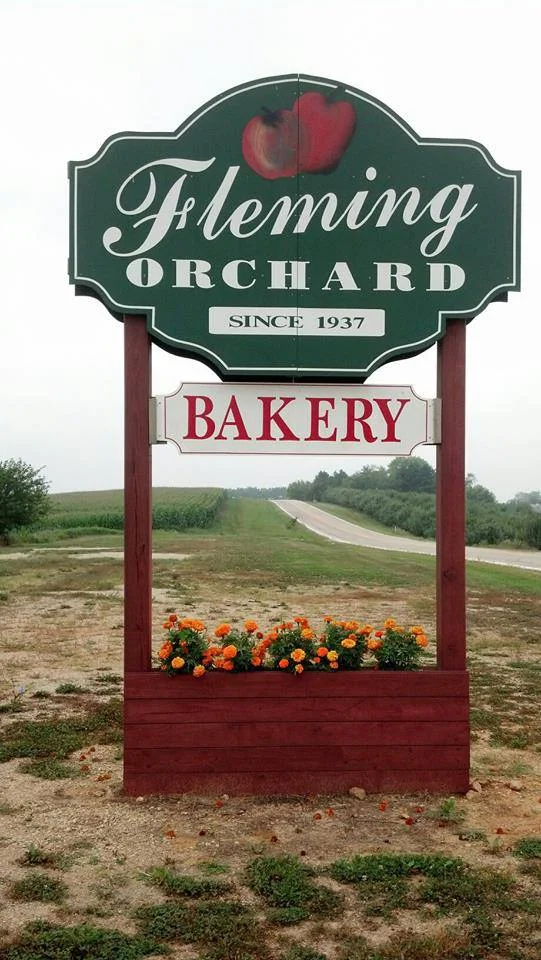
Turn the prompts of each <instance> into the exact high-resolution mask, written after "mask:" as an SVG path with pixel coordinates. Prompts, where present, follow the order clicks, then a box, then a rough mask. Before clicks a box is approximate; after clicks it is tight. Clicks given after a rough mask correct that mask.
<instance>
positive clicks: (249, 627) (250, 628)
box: [244, 620, 257, 633]
mask: <svg viewBox="0 0 541 960" xmlns="http://www.w3.org/2000/svg"><path fill="white" fill-rule="evenodd" d="M244 629H245V630H246V631H247V633H255V631H256V630H257V623H256V622H255V620H245V621H244Z"/></svg>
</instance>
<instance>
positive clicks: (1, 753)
mask: <svg viewBox="0 0 541 960" xmlns="http://www.w3.org/2000/svg"><path fill="white" fill-rule="evenodd" d="M121 740H122V703H121V701H120V700H110V701H108V702H107V703H100V704H99V705H98V706H90V707H88V708H87V709H86V710H85V711H84V712H82V713H81V714H80V715H79V716H76V717H69V718H59V719H50V720H19V721H16V722H14V723H12V724H10V726H8V727H4V728H3V730H2V731H0V763H5V762H6V761H7V760H13V759H14V758H16V757H25V758H28V759H30V760H31V761H32V762H31V763H30V764H29V765H27V766H26V768H25V772H27V773H32V774H33V775H34V776H41V777H42V778H45V779H62V778H63V777H66V776H73V768H71V767H68V765H62V764H61V763H60V765H59V762H60V761H62V760H65V759H67V757H69V755H70V754H71V753H73V752H74V751H76V750H81V749H82V748H83V747H84V746H87V745H88V743H89V741H92V742H95V743H118V742H119V741H121Z"/></svg>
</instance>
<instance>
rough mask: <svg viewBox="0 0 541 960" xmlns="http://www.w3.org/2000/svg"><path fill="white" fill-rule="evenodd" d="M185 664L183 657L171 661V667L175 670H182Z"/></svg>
mask: <svg viewBox="0 0 541 960" xmlns="http://www.w3.org/2000/svg"><path fill="white" fill-rule="evenodd" d="M185 663H186V661H185V660H183V659H182V657H174V658H173V659H172V660H171V666H172V667H174V668H175V670H182V668H183V666H184V664H185Z"/></svg>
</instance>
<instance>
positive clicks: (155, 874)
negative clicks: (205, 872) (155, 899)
mask: <svg viewBox="0 0 541 960" xmlns="http://www.w3.org/2000/svg"><path fill="white" fill-rule="evenodd" d="M140 879H141V880H144V881H145V882H146V883H150V884H152V885H153V886H155V887H159V888H160V889H161V890H163V892H164V893H165V894H167V896H169V897H186V898H198V897H220V896H222V895H223V894H224V893H228V892H229V891H230V890H231V884H230V883H227V882H225V881H223V880H209V879H207V878H205V879H203V880H200V879H197V878H196V877H187V876H183V875H182V874H179V873H176V872H174V871H172V870H170V869H168V867H151V869H150V870H148V871H146V872H145V873H142V874H141V875H140Z"/></svg>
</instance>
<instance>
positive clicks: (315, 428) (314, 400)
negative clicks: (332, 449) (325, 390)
mask: <svg viewBox="0 0 541 960" xmlns="http://www.w3.org/2000/svg"><path fill="white" fill-rule="evenodd" d="M306 399H307V400H308V403H309V404H310V435H309V436H308V437H306V439H307V440H336V427H335V428H334V430H333V432H332V433H331V435H330V436H328V437H322V436H321V435H320V433H319V425H320V423H322V424H323V426H324V427H327V429H329V412H330V411H329V410H325V411H324V412H323V413H322V412H321V410H320V404H321V403H328V404H329V406H330V408H331V410H334V397H307V398H306Z"/></svg>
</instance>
